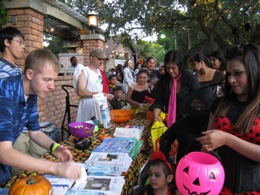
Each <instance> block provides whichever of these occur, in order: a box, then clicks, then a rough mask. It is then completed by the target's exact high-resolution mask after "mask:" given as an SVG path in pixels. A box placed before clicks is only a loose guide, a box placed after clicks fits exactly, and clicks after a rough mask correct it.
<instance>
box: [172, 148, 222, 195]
mask: <svg viewBox="0 0 260 195" xmlns="http://www.w3.org/2000/svg"><path fill="white" fill-rule="evenodd" d="M224 179H225V173H224V169H223V166H222V165H221V163H220V162H219V160H218V159H217V158H216V157H215V156H213V155H211V154H208V153H204V152H191V153H189V154H187V155H186V156H184V157H183V158H182V159H181V160H180V161H179V163H178V165H177V169H176V184H177V187H178V190H179V191H180V192H181V193H182V195H190V194H192V195H216V194H219V192H220V191H221V189H222V187H223V184H224Z"/></svg>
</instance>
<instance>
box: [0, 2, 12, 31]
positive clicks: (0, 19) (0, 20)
mask: <svg viewBox="0 0 260 195" xmlns="http://www.w3.org/2000/svg"><path fill="white" fill-rule="evenodd" d="M9 1H10V0H9ZM7 22H8V17H7V10H6V9H5V4H4V2H3V1H0V28H1V27H2V26H3V25H4V24H5V23H7Z"/></svg>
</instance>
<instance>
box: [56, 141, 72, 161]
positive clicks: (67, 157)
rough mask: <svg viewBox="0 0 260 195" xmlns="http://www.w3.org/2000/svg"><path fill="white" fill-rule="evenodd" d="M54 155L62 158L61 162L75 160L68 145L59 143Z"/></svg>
mask: <svg viewBox="0 0 260 195" xmlns="http://www.w3.org/2000/svg"><path fill="white" fill-rule="evenodd" d="M54 155H55V156H56V157H57V158H59V159H60V160H61V162H70V161H72V160H73V157H72V154H71V152H70V150H69V147H68V146H62V145H59V146H58V148H57V149H56V150H55V152H54Z"/></svg>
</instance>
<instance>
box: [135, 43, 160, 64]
mask: <svg viewBox="0 0 260 195" xmlns="http://www.w3.org/2000/svg"><path fill="white" fill-rule="evenodd" d="M135 48H136V49H137V50H138V51H139V53H140V56H141V57H142V58H143V59H144V60H146V59H147V58H149V57H151V56H153V57H155V58H156V60H157V62H161V61H163V60H164V55H165V50H164V48H163V47H162V46H161V45H160V44H158V43H156V42H149V41H143V40H138V41H136V43H135Z"/></svg>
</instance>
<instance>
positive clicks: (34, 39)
mask: <svg viewBox="0 0 260 195" xmlns="http://www.w3.org/2000/svg"><path fill="white" fill-rule="evenodd" d="M7 15H8V18H9V21H10V22H8V23H7V24H6V26H13V27H15V28H18V29H19V30H20V31H21V32H22V33H23V34H24V38H25V43H26V47H25V56H24V58H21V59H19V60H17V62H16V63H17V64H18V65H19V66H21V68H23V67H24V59H25V58H26V56H27V55H28V54H29V53H30V52H31V51H33V50H35V49H37V48H43V44H42V43H43V25H44V24H43V19H44V15H43V14H41V13H39V12H37V11H35V10H33V9H30V8H24V9H23V8H19V9H8V14H7ZM13 17H15V18H16V21H17V22H16V24H13V23H11V21H12V18H13Z"/></svg>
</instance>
